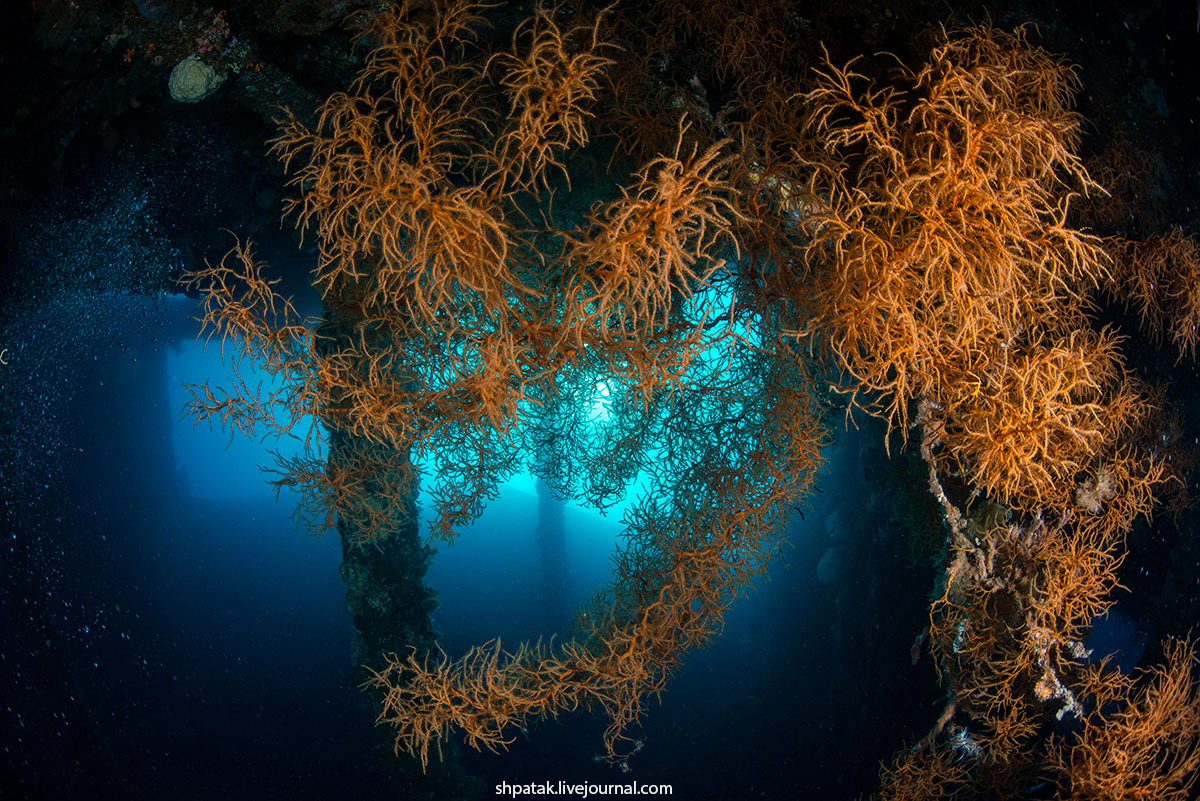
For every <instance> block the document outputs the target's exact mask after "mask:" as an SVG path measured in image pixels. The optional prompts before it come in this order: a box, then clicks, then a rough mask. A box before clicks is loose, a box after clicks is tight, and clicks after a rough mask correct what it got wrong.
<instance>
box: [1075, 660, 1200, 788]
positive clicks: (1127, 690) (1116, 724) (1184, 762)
mask: <svg viewBox="0 0 1200 801" xmlns="http://www.w3.org/2000/svg"><path fill="white" fill-rule="evenodd" d="M1164 651H1165V655H1166V661H1165V663H1164V664H1162V665H1159V666H1156V667H1153V668H1150V669H1149V670H1147V671H1145V672H1144V673H1143V675H1142V676H1141V677H1140V679H1139V680H1138V681H1137V682H1136V684H1133V685H1132V686H1131V683H1130V682H1128V681H1122V680H1121V679H1120V678H1118V679H1117V682H1118V683H1117V684H1116V685H1113V683H1112V681H1111V680H1110V681H1109V683H1108V684H1109V688H1108V689H1109V691H1108V692H1107V693H1106V695H1107V696H1108V697H1109V698H1111V697H1112V696H1114V695H1116V696H1117V697H1120V696H1121V695H1125V696H1127V697H1126V698H1125V699H1124V700H1122V701H1117V702H1115V706H1116V708H1115V709H1110V708H1108V707H1100V708H1099V709H1098V710H1097V711H1096V712H1095V713H1094V714H1093V715H1091V716H1090V717H1088V718H1087V720H1086V721H1085V723H1084V728H1083V732H1082V733H1081V734H1080V736H1079V738H1078V740H1077V741H1076V742H1074V743H1073V744H1070V745H1069V746H1067V747H1065V748H1064V749H1063V751H1062V752H1061V755H1060V756H1059V758H1058V764H1057V767H1058V769H1059V770H1060V771H1061V772H1062V774H1063V776H1064V780H1063V782H1062V793H1061V795H1060V796H1059V797H1060V798H1062V799H1064V801H1101V799H1103V800H1104V801H1116V799H1129V801H1132V800H1133V799H1142V798H1145V799H1150V798H1153V799H1155V801H1188V800H1189V799H1193V798H1195V797H1196V796H1195V788H1196V784H1197V781H1198V780H1200V660H1197V657H1196V646H1195V643H1194V642H1193V641H1191V640H1187V641H1179V640H1175V641H1169V642H1167V643H1166V644H1165V648H1164ZM1114 686H1115V692H1114V691H1113V688H1114ZM1101 700H1105V699H1104V698H1103V697H1102V699H1101Z"/></svg>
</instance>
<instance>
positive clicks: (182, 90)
mask: <svg viewBox="0 0 1200 801" xmlns="http://www.w3.org/2000/svg"><path fill="white" fill-rule="evenodd" d="M224 81H225V76H223V75H218V74H217V71H216V70H214V69H213V68H212V67H210V66H209V65H208V64H205V63H204V62H203V61H201V60H200V59H198V58H196V57H195V56H188V57H187V58H185V59H184V60H183V61H180V62H179V63H178V64H176V65H175V69H173V70H171V77H170V78H168V79H167V88H168V89H170V90H171V98H172V99H173V100H178V101H179V102H180V103H199V102H200V101H201V100H204V99H205V98H207V97H209V96H211V95H212V93H213V92H215V91H217V88H218V87H219V86H220V85H221V84H222V83H223V82H224Z"/></svg>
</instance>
